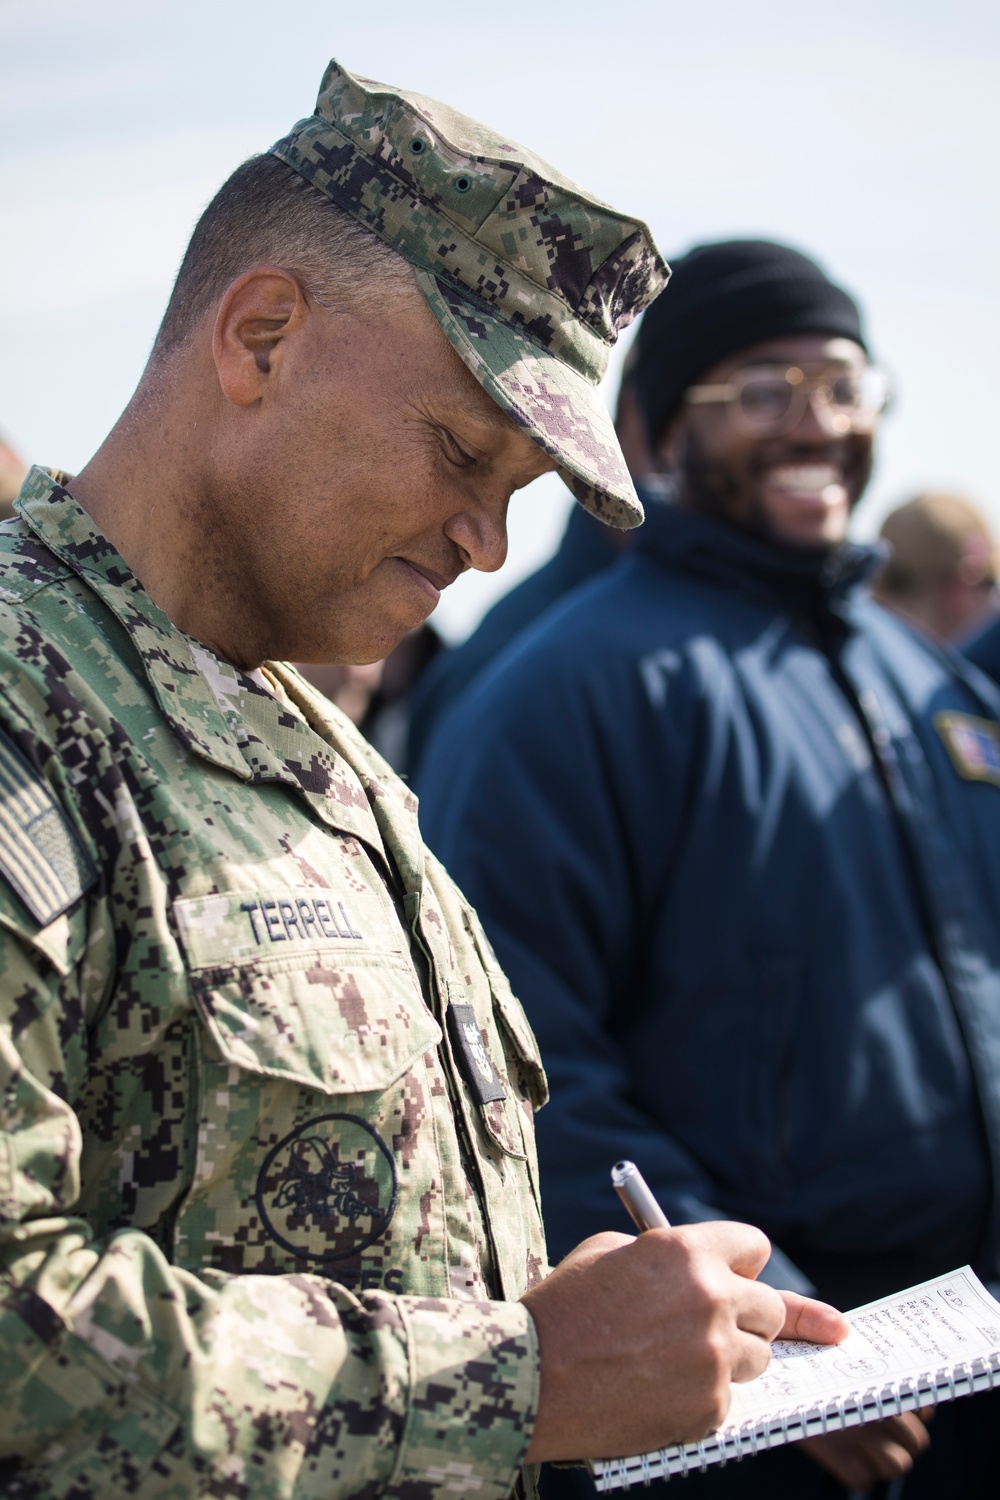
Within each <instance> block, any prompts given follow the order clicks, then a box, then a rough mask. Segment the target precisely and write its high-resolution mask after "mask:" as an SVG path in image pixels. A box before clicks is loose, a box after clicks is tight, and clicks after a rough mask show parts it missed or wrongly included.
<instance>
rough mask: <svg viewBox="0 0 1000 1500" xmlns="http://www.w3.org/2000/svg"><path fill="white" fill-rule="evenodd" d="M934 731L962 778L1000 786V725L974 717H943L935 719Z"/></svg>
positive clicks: (957, 715) (962, 715) (954, 714)
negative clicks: (939, 737)
mask: <svg viewBox="0 0 1000 1500" xmlns="http://www.w3.org/2000/svg"><path fill="white" fill-rule="evenodd" d="M934 728H935V729H936V730H937V732H938V734H939V735H940V736H941V738H942V740H943V741H944V744H945V748H946V750H947V751H948V754H949V756H950V757H951V763H952V765H953V766H954V767H955V770H956V771H957V772H958V774H959V776H963V777H964V778H965V780H966V781H992V782H993V784H994V785H995V786H1000V724H995V723H994V722H993V720H992V719H978V718H976V716H975V715H974V714H958V713H943V714H935V715H934Z"/></svg>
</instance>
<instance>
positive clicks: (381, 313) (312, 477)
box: [211, 287, 554, 662]
mask: <svg viewBox="0 0 1000 1500" xmlns="http://www.w3.org/2000/svg"><path fill="white" fill-rule="evenodd" d="M258 363H259V361H258ZM267 367H268V370H269V373H268V375H267V385H266V388H265V391H264V395H263V398H262V399H261V400H260V401H258V402H256V403H254V404H253V405H251V406H248V407H247V408H246V409H245V410H244V409H242V408H240V409H233V410H232V411H228V409H227V412H228V416H229V421H228V423H226V424H223V428H224V430H223V433H222V436H221V438H220V441H219V442H218V444H217V447H216V452H215V455H214V464H213V478H212V486H211V487H212V490H213V492H214V496H213V498H214V501H215V509H214V511H213V520H214V521H216V522H218V521H219V520H221V521H222V524H223V525H224V526H225V527H226V529H227V533H228V535H227V542H228V544H229V553H230V555H231V556H233V557H235V558H236V559H237V566H238V570H239V578H238V580H237V581H238V584H239V590H240V593H241V597H242V598H243V599H244V601H245V620H244V630H243V638H244V639H246V640H247V641H248V642H249V641H252V642H253V648H252V649H248V652H247V659H248V660H249V659H251V658H253V657H257V659H260V658H261V657H263V656H278V657H282V658H285V657H287V658H292V659H295V660H299V661H304V662H320V661H333V662H367V661H373V660H376V659H377V658H379V657H382V656H385V655H386V654H387V652H389V651H390V650H391V649H392V648H393V647H394V646H395V645H396V643H397V642H398V641H399V640H400V638H401V637H402V636H403V635H404V634H405V632H406V631H408V630H411V629H412V628H413V627H414V626H416V625H419V624H420V622H421V621H422V620H424V619H425V618H426V617H427V615H428V614H430V612H431V610H432V609H433V608H434V606H435V604H436V603H437V601H438V597H439V594H440V591H441V590H442V589H443V588H445V587H447V585H448V584H449V583H451V582H453V580H454V579H455V578H456V577H457V576H458V575H459V574H460V573H462V572H464V571H465V569H467V568H480V569H485V570H487V571H492V570H494V569H496V568H498V567H500V565H501V563H502V562H503V560H504V557H505V555H506V545H507V543H506V514H507V505H508V502H509V500H510V497H511V495H512V493H513V492H514V491H515V490H516V489H519V488H521V487H522V486H523V485H526V484H528V483H529V482H530V481H531V480H532V479H534V478H536V477H537V476H538V475H539V474H541V473H542V472H543V471H545V470H546V469H550V468H552V467H553V466H554V465H553V463H552V460H551V459H549V458H548V456H547V455H546V454H545V453H544V452H543V451H542V450H541V449H540V448H539V447H538V446H537V445H536V444H535V443H534V442H533V441H532V440H531V439H530V438H529V437H527V435H526V434H525V433H524V432H523V431H522V430H521V429H520V428H518V427H517V426H516V425H515V424H514V423H513V422H512V421H511V420H510V419H509V418H508V417H507V416H506V415H505V414H504V413H503V412H501V410H500V409H499V407H497V406H496V405H495V403H494V402H493V401H492V400H491V399H490V397H489V396H487V395H486V393H485V392H484V391H483V389H482V388H481V386H480V385H479V384H478V383H477V382H476V380H475V379H474V378H473V377H472V375H470V374H469V372H468V371H467V370H466V368H465V366H464V365H463V364H462V362H461V360H460V359H459V357H458V355H457V354H456V353H455V351H454V350H453V349H452V347H451V345H450V344H449V343H448V341H447V339H446V338H445V336H444V334H443V333H442V332H441V330H440V328H439V327H438V324H437V322H436V321H435V319H434V317H433V314H432V313H431V312H430V310H429V309H428V307H427V306H426V304H425V302H424V300H423V298H422V297H421V296H420V293H419V291H418V290H417V289H416V287H414V288H413V291H412V296H405V295H400V294H397V295H396V296H395V297H394V298H393V301H392V305H391V306H387V307H386V308H384V309H379V308H376V309H371V310H367V309H365V310H358V311H351V312H344V311H338V312H336V313H334V312H333V311H330V310H329V309H324V308H321V307H316V306H315V305H314V304H312V303H310V305H309V309H308V315H307V316H306V317H304V318H303V319H302V321H301V322H300V323H299V324H297V325H296V326H295V328H294V329H293V330H292V331H291V332H289V333H287V334H286V335H285V336H284V337H283V338H282V340H281V343H280V344H279V345H277V346H276V351H275V353H272V354H271V355H270V362H269V365H268V366H267ZM228 583H229V588H230V592H232V591H233V589H232V584H233V580H232V579H230V580H228Z"/></svg>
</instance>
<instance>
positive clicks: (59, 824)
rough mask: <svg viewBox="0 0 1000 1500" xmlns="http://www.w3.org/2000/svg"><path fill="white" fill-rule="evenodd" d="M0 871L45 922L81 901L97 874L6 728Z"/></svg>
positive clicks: (0, 781) (1, 740)
mask: <svg viewBox="0 0 1000 1500" xmlns="http://www.w3.org/2000/svg"><path fill="white" fill-rule="evenodd" d="M0 875H2V876H3V877H4V878H5V879H6V880H7V883H8V885H10V887H11V889H12V890H13V891H14V892H15V894H16V895H17V896H18V897H19V898H20V900H21V901H22V903H23V904H24V906H26V907H27V909H28V911H29V912H30V913H31V915H32V916H33V917H34V919H35V921H36V922H38V923H40V925H41V926H42V927H47V926H48V925H49V923H50V922H54V921H55V919H56V917H59V916H61V915H62V914H63V912H64V911H67V910H68V909H69V907H71V906H72V905H73V903H74V902H76V901H79V899H80V897H81V896H82V895H83V894H84V893H85V892H86V891H88V890H89V889H90V887H91V886H92V885H93V883H94V881H95V880H96V879H97V874H96V871H95V870H94V867H93V865H92V864H91V862H90V860H89V859H88V857H87V854H86V852H85V850H84V849H83V848H82V847H81V845H80V842H79V840H78V839H77V837H76V834H75V833H74V832H73V829H72V828H71V827H70V824H69V823H68V821H67V819H66V815H65V814H64V813H63V811H62V809H61V808H60V807H59V805H58V803H57V802H56V801H55V799H54V798H53V796H52V794H51V792H50V791H49V789H48V787H47V786H46V785H45V783H44V781H43V780H42V778H41V777H40V776H39V774H38V772H37V771H36V770H35V769H34V767H33V766H31V765H30V764H29V763H28V761H26V760H25V758H24V756H23V755H22V754H21V753H20V751H19V750H18V749H17V748H16V747H15V746H14V745H13V744H11V742H10V740H9V739H8V738H7V736H6V735H5V734H3V733H2V732H0Z"/></svg>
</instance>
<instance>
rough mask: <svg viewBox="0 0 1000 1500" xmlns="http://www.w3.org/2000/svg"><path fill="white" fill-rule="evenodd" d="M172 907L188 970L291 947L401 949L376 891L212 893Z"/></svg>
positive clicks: (283, 953)
mask: <svg viewBox="0 0 1000 1500" xmlns="http://www.w3.org/2000/svg"><path fill="white" fill-rule="evenodd" d="M173 911H174V917H175V919H176V922H177V928H178V933H179V935H180V939H181V942H182V944H183V946H184V952H185V956H186V958H187V961H188V964H189V965H190V966H191V968H193V969H211V968H217V967H219V966H220V965H222V966H226V967H228V966H229V965H230V964H233V963H246V962H247V961H253V960H255V959H260V958H290V957H292V956H293V955H295V954H296V953H301V954H303V955H304V954H306V953H309V952H315V953H317V954H318V953H320V952H333V953H338V954H342V955H347V954H349V953H354V952H358V953H360V952H366V951H367V950H369V949H374V950H377V951H379V952H393V953H395V952H399V951H401V942H402V936H401V934H400V933H399V932H397V931H396V930H395V929H393V928H392V927H391V926H390V924H389V921H388V917H387V916H386V914H385V912H384V911H383V910H382V907H381V904H380V902H379V899H378V896H377V894H375V893H374V892H369V891H360V892H359V891H358V890H357V889H355V888H351V889H350V890H343V889H342V890H339V891H338V890H336V889H330V888H329V887H326V888H324V887H322V886H319V887H317V886H311V887H310V886H299V887H298V889H296V888H295V887H292V888H288V887H287V886H286V887H285V889H284V890H282V889H280V888H279V889H274V888H271V889H270V890H268V889H267V888H265V889H264V890H256V891H254V890H249V891H248V890H246V889H244V890H240V891H220V892H218V893H217V894H215V895H211V896H182V897H180V898H179V899H178V900H176V901H175V902H174V904H173Z"/></svg>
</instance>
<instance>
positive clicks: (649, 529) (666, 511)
mask: <svg viewBox="0 0 1000 1500" xmlns="http://www.w3.org/2000/svg"><path fill="white" fill-rule="evenodd" d="M640 494H641V497H642V501H643V504H644V506H645V508H646V523H645V525H644V526H643V527H642V529H641V531H640V532H639V533H638V537H637V544H638V548H639V550H640V551H642V552H646V553H651V554H652V555H653V556H654V557H656V558H657V559H658V560H660V561H661V562H667V563H672V564H674V565H676V566H678V567H680V568H683V570H684V571H685V572H692V573H699V574H702V575H703V576H705V577H709V578H712V579H713V580H714V581H716V582H719V583H724V584H725V585H726V586H727V587H729V588H732V589H733V590H734V591H736V592H739V593H744V594H753V595H755V596H756V597H758V598H760V599H766V601H767V602H768V604H770V605H772V606H774V607H778V608H785V609H787V608H788V607H789V606H790V605H792V604H794V603H799V604H807V605H809V606H810V612H813V611H815V610H816V609H824V608H825V609H827V610H831V609H832V610H835V611H836V612H838V613H839V612H840V610H841V607H842V606H843V605H844V603H845V602H846V601H847V600H848V599H849V598H850V596H851V595H852V594H854V593H855V592H856V591H857V589H858V588H859V587H860V586H861V585H863V584H864V583H865V582H866V580H867V579H868V578H869V577H870V575H871V574H872V572H873V571H874V569H875V568H876V567H877V566H878V565H879V563H880V562H881V561H882V560H883V553H882V551H881V550H880V549H879V548H877V547H864V546H859V545H857V544H856V543H854V542H845V543H843V545H842V546H839V547H835V548H833V549H832V550H829V551H804V550H803V549H801V548H798V547H783V546H781V545H780V544H778V543H776V542H769V541H766V540H764V539H763V538H761V537H757V536H752V535H751V534H750V533H749V532H745V531H741V530H740V528H739V527H738V526H732V525H730V524H729V523H728V522H727V521H722V520H718V519H717V518H716V517H715V516H709V515H704V514H702V513H701V512H700V511H693V510H687V509H685V508H684V507H682V506H679V505H677V504H676V503H675V502H674V501H673V500H672V499H670V498H669V497H668V498H663V497H660V496H655V497H654V496H650V495H647V494H643V493H642V491H641V490H640Z"/></svg>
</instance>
